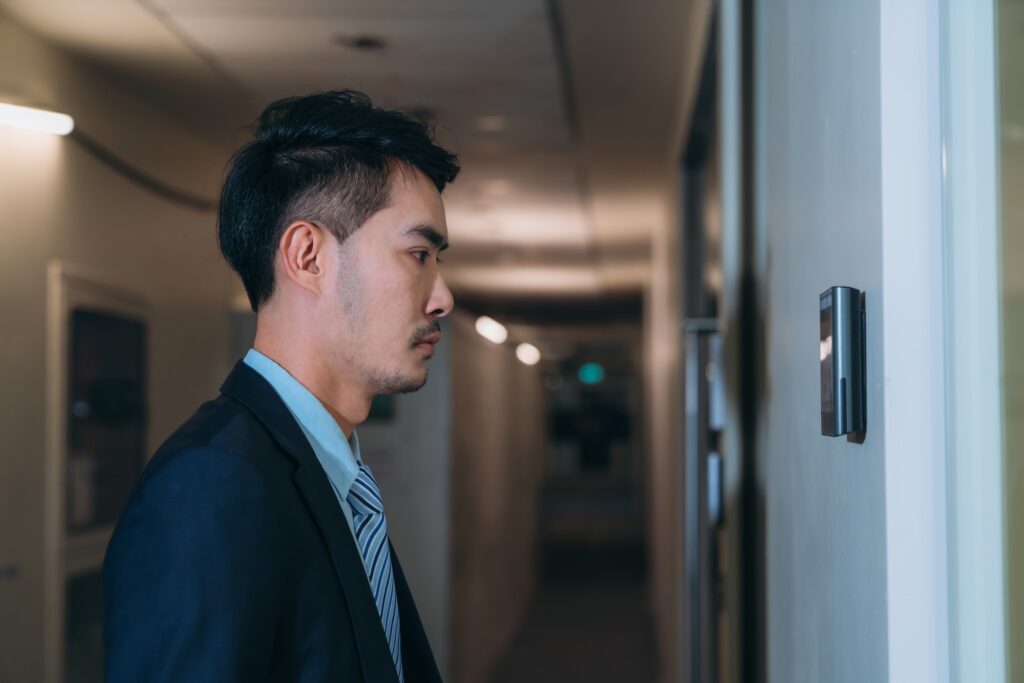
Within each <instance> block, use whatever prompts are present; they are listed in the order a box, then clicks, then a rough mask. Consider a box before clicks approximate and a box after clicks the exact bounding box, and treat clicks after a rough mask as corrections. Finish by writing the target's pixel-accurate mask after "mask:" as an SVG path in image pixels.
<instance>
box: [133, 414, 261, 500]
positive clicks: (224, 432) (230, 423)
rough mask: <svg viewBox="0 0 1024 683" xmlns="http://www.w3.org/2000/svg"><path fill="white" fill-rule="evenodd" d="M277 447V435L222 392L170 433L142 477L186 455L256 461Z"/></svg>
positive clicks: (251, 462) (188, 456)
mask: <svg viewBox="0 0 1024 683" xmlns="http://www.w3.org/2000/svg"><path fill="white" fill-rule="evenodd" d="M276 449H277V447H276V443H275V442H274V440H273V437H271V435H270V433H269V432H268V431H267V430H266V429H265V428H264V427H263V424H262V423H261V422H260V421H259V420H258V419H257V418H256V416H255V415H253V414H252V412H250V411H249V410H248V409H247V408H246V407H245V406H243V405H242V404H241V403H239V402H238V401H235V400H234V399H232V398H231V397H229V396H224V395H221V396H219V397H217V398H215V399H213V400H211V401H207V402H206V403H204V404H202V405H201V406H200V407H199V408H198V409H197V410H196V412H195V413H194V414H193V415H192V416H191V417H189V418H188V419H187V420H185V422H183V423H182V424H181V426H180V427H178V428H177V429H176V430H175V431H174V432H173V433H172V434H171V435H170V436H169V437H167V440H166V441H164V442H163V444H161V445H160V447H159V448H157V449H156V452H155V453H154V454H153V457H152V458H151V459H150V461H149V464H148V465H147V466H146V471H145V472H144V474H143V476H142V480H143V481H145V480H146V479H149V478H152V477H153V476H154V475H156V474H157V472H159V471H160V470H161V469H164V468H166V466H167V465H168V464H170V463H172V462H177V461H180V460H181V459H183V458H194V457H197V456H198V457H201V458H204V459H227V460H232V461H239V460H240V461H245V462H247V463H250V464H255V463H258V462H259V461H260V460H262V459H263V458H264V457H265V456H266V455H267V454H268V453H272V452H274V451H276ZM140 483H141V482H140Z"/></svg>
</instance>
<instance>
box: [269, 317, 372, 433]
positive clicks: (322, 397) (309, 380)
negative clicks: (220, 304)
mask: <svg viewBox="0 0 1024 683" xmlns="http://www.w3.org/2000/svg"><path fill="white" fill-rule="evenodd" d="M253 348H254V349H256V350H257V351H259V352H260V353H262V354H263V355H264V356H266V357H267V358H269V359H270V360H272V361H274V362H275V363H277V364H278V365H280V366H281V367H282V368H284V369H285V371H286V372H287V373H288V374H289V375H291V376H292V377H294V378H295V380H296V381H298V382H299V384H301V385H302V386H304V387H306V389H307V390H309V392H310V393H311V394H313V395H314V396H315V397H316V398H317V400H319V401H320V403H322V404H323V406H324V408H326V409H327V412H328V413H330V415H331V417H333V418H334V421H335V422H337V423H338V427H340V428H341V431H342V433H344V434H345V438H346V439H348V438H351V437H352V432H353V430H354V429H355V428H356V427H357V426H358V425H360V424H362V423H363V422H364V421H365V420H366V416H367V415H369V412H370V403H371V402H372V400H373V399H372V397H366V396H363V395H361V393H360V392H357V391H353V386H354V385H355V383H354V382H352V381H351V380H349V381H346V378H345V377H340V376H338V375H337V373H334V372H331V371H330V369H329V368H327V367H326V366H324V365H323V364H321V363H319V362H318V359H317V354H316V353H314V352H312V351H311V350H303V349H299V348H297V347H293V346H290V345H288V344H283V343H275V340H274V339H273V338H272V337H270V336H269V335H260V334H259V332H257V334H256V340H255V341H254V342H253Z"/></svg>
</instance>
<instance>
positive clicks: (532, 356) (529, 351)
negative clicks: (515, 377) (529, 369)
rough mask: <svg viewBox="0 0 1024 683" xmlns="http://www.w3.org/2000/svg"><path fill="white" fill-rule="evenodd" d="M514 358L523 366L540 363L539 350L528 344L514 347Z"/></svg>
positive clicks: (524, 343)
mask: <svg viewBox="0 0 1024 683" xmlns="http://www.w3.org/2000/svg"><path fill="white" fill-rule="evenodd" d="M516 358H518V359H519V361H520V362H521V363H523V364H524V365H536V364H537V363H539V362H540V350H539V349H538V348H537V347H536V346H534V345H533V344H530V343H528V342H523V343H522V344H520V345H519V346H517V347H516Z"/></svg>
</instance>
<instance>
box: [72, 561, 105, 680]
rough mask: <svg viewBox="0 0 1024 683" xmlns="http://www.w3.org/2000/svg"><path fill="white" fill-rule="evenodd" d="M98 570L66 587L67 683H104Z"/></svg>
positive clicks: (79, 577)
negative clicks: (102, 682)
mask: <svg viewBox="0 0 1024 683" xmlns="http://www.w3.org/2000/svg"><path fill="white" fill-rule="evenodd" d="M101 576H102V574H101V572H100V571H99V570H97V571H95V572H92V573H89V574H82V575H81V576H77V577H74V578H72V579H70V580H69V581H68V584H67V629H66V631H65V634H64V636H65V638H66V641H65V649H64V655H65V662H64V671H65V680H66V681H67V683H93V682H95V683H101V681H103V595H102V580H101Z"/></svg>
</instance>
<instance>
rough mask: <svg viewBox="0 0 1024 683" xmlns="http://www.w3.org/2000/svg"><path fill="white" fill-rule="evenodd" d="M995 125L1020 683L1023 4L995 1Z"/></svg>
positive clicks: (1023, 588) (1012, 627)
mask: <svg viewBox="0 0 1024 683" xmlns="http://www.w3.org/2000/svg"><path fill="white" fill-rule="evenodd" d="M998 17H999V19H998V21H997V27H998V28H997V30H998V32H999V38H998V40H999V51H998V57H997V58H998V64H999V66H998V68H999V119H1000V121H1001V127H1002V135H1001V139H1000V145H999V148H1000V149H999V152H1000V175H1001V177H1000V188H1001V192H1000V200H999V201H1000V211H1001V225H1000V239H1001V243H1002V254H1001V258H1002V282H1001V287H1002V294H1003V297H1002V305H1003V311H1002V313H1003V330H1002V334H1003V339H1002V348H1003V397H1004V402H1003V405H1004V406H1005V408H1004V411H1005V412H1004V438H1005V439H1006V450H1005V455H1006V460H1005V465H1004V467H1005V476H1006V497H1005V500H1006V531H1007V559H1006V561H1007V616H1008V622H1009V623H1008V633H1007V646H1008V649H1009V659H1010V662H1009V663H1010V671H1009V676H1008V678H1009V680H1011V681H1022V680H1024V355H1022V354H1021V352H1020V350H1021V349H1022V348H1024V1H1022V0H1000V2H999V3H998Z"/></svg>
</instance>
